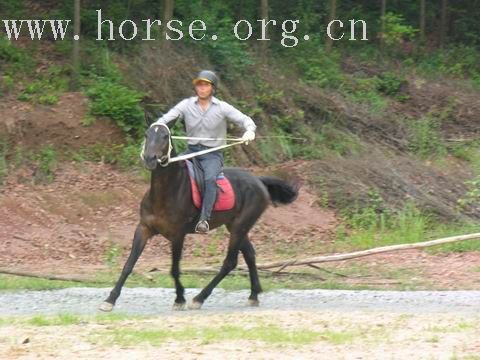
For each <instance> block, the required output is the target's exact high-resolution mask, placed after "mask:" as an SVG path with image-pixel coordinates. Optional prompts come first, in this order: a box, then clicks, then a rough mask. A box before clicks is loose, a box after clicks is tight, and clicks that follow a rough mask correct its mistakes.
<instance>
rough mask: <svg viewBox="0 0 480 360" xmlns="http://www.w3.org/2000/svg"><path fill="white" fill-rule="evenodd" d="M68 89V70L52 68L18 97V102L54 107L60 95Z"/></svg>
mask: <svg viewBox="0 0 480 360" xmlns="http://www.w3.org/2000/svg"><path fill="white" fill-rule="evenodd" d="M67 89H68V78H67V75H66V70H65V69H64V68H61V67H59V66H51V67H50V68H48V70H47V72H46V73H45V74H40V75H39V76H38V78H37V79H35V80H34V81H32V82H31V83H29V84H28V85H27V86H26V87H25V88H24V89H23V90H22V92H21V93H20V94H19V95H18V96H17V99H18V100H21V101H31V102H34V103H39V104H45V105H54V104H56V103H57V102H58V98H59V94H60V93H61V92H64V91H66V90H67Z"/></svg>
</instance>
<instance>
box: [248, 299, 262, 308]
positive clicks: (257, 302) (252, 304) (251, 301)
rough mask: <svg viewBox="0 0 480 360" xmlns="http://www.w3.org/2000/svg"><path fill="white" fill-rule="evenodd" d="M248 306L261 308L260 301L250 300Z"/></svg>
mask: <svg viewBox="0 0 480 360" xmlns="http://www.w3.org/2000/svg"><path fill="white" fill-rule="evenodd" d="M248 306H254V307H257V306H260V301H258V300H254V299H248Z"/></svg>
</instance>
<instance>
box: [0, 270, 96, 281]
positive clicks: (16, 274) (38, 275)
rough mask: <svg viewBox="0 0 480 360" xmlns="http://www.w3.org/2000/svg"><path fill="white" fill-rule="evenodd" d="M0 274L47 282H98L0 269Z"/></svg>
mask: <svg viewBox="0 0 480 360" xmlns="http://www.w3.org/2000/svg"><path fill="white" fill-rule="evenodd" d="M0 274H6V275H14V276H22V277H31V278H37V279H46V280H60V281H72V282H90V283H92V282H98V281H95V280H92V279H81V278H75V277H66V276H57V275H51V274H38V273H32V272H27V271H17V270H7V269H0Z"/></svg>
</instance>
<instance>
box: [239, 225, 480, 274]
mask: <svg viewBox="0 0 480 360" xmlns="http://www.w3.org/2000/svg"><path fill="white" fill-rule="evenodd" d="M472 239H480V233H475V234H468V235H460V236H451V237H447V238H442V239H437V240H430V241H423V242H417V243H413V244H399V245H390V246H382V247H377V248H373V249H368V250H362V251H355V252H351V253H346V254H335V255H325V256H317V257H312V258H306V259H292V260H287V261H275V262H270V263H265V264H259V265H258V266H257V267H258V269H259V270H267V269H272V268H276V267H281V268H282V269H283V268H285V267H287V266H299V265H311V264H318V263H324V262H333V261H342V260H349V259H354V258H359V257H363V256H369V255H375V254H380V253H385V252H391V251H399V250H410V249H422V248H426V247H430V246H436V245H442V244H449V243H454V242H459V241H466V240H472ZM240 268H242V267H240Z"/></svg>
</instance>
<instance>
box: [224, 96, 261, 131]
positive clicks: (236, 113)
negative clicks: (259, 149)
mask: <svg viewBox="0 0 480 360" xmlns="http://www.w3.org/2000/svg"><path fill="white" fill-rule="evenodd" d="M222 106H223V111H224V115H225V117H226V118H227V119H228V120H231V121H233V122H234V123H235V124H237V125H240V126H241V127H243V128H244V129H245V130H246V131H248V130H250V131H253V132H255V129H256V128H257V126H256V125H255V123H254V122H253V120H252V118H251V117H250V116H247V115H245V114H244V113H242V112H241V111H240V110H238V109H236V108H235V107H233V106H232V105H230V104H227V103H226V102H222Z"/></svg>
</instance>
